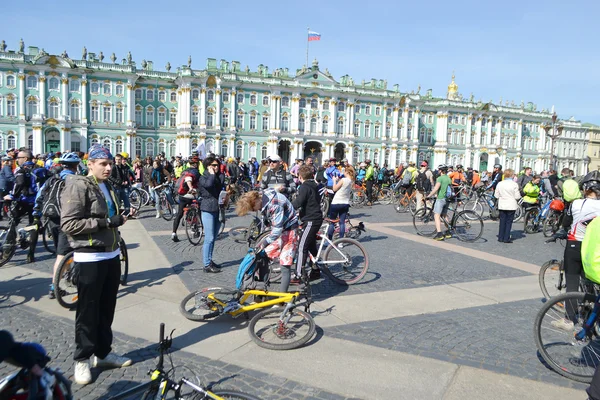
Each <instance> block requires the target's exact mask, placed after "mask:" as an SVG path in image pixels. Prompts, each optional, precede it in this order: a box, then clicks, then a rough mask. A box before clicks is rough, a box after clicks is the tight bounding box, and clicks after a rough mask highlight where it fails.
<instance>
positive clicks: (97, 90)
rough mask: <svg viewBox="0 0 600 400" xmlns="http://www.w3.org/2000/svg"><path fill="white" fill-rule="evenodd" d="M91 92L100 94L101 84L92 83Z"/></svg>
mask: <svg viewBox="0 0 600 400" xmlns="http://www.w3.org/2000/svg"><path fill="white" fill-rule="evenodd" d="M90 92H91V93H94V94H98V93H100V84H99V83H97V82H92V84H91V85H90Z"/></svg>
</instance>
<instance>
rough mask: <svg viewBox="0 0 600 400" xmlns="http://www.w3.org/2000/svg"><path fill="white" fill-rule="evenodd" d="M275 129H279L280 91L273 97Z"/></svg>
mask: <svg viewBox="0 0 600 400" xmlns="http://www.w3.org/2000/svg"><path fill="white" fill-rule="evenodd" d="M275 129H277V130H278V131H279V130H281V93H279V94H278V95H277V96H276V97H275ZM296 158H300V157H296Z"/></svg>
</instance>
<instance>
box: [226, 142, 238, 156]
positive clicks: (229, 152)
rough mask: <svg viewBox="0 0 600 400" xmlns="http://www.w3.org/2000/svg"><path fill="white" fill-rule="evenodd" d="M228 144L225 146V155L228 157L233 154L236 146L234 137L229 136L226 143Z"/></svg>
mask: <svg viewBox="0 0 600 400" xmlns="http://www.w3.org/2000/svg"><path fill="white" fill-rule="evenodd" d="M227 144H228V145H229V146H227V156H228V157H234V156H235V146H237V144H236V142H235V137H233V139H232V138H229V142H228V143H227Z"/></svg>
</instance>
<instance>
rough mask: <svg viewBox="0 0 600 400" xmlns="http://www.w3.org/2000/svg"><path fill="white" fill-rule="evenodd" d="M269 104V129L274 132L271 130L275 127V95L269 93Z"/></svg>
mask: <svg viewBox="0 0 600 400" xmlns="http://www.w3.org/2000/svg"><path fill="white" fill-rule="evenodd" d="M269 104H270V109H271V110H270V112H269V115H270V117H269V131H270V132H271V133H274V132H273V131H274V130H275V129H277V125H276V122H277V111H276V110H277V96H275V95H274V94H272V93H271V102H270V103H269Z"/></svg>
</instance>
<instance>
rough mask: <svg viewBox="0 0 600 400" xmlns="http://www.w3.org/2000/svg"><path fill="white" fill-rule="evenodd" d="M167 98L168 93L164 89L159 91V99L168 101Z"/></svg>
mask: <svg viewBox="0 0 600 400" xmlns="http://www.w3.org/2000/svg"><path fill="white" fill-rule="evenodd" d="M166 100H167V93H166V92H165V91H164V90H161V91H160V92H158V101H166Z"/></svg>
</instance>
